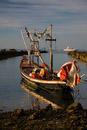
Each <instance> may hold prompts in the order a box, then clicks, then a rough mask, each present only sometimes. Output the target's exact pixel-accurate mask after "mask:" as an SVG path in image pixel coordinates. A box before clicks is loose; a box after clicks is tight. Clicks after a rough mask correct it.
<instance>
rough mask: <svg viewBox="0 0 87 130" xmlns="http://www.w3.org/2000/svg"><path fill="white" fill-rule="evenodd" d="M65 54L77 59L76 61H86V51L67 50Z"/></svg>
mask: <svg viewBox="0 0 87 130" xmlns="http://www.w3.org/2000/svg"><path fill="white" fill-rule="evenodd" d="M67 54H68V55H70V56H72V58H75V59H77V60H78V61H81V62H86V63H87V51H73V52H68V53H67Z"/></svg>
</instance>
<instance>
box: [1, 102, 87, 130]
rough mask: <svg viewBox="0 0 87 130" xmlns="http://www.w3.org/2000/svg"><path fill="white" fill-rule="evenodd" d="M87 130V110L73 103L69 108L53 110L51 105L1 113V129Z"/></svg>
mask: <svg viewBox="0 0 87 130" xmlns="http://www.w3.org/2000/svg"><path fill="white" fill-rule="evenodd" d="M14 129H15V130H61V129H63V130H67V129H70V130H85V129H87V110H83V108H82V106H81V104H79V103H76V102H75V103H73V104H72V105H70V106H69V107H68V108H67V109H63V108H60V109H56V110H53V108H52V106H51V105H48V106H47V107H46V108H44V109H40V108H37V107H36V108H33V109H28V110H23V109H17V110H14V111H11V112H5V113H0V130H14Z"/></svg>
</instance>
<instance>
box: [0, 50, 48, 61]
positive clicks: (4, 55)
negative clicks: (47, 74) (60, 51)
mask: <svg viewBox="0 0 87 130" xmlns="http://www.w3.org/2000/svg"><path fill="white" fill-rule="evenodd" d="M40 52H41V53H47V51H45V50H40ZM22 55H27V51H25V50H16V49H9V50H6V49H2V50H0V60H3V59H8V58H11V57H16V56H22Z"/></svg>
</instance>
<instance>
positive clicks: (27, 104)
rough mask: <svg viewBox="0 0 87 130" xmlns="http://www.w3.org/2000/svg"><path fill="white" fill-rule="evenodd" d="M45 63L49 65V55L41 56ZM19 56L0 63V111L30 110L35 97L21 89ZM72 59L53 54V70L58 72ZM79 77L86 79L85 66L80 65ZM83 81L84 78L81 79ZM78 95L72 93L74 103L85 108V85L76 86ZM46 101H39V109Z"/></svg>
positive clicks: (86, 87)
mask: <svg viewBox="0 0 87 130" xmlns="http://www.w3.org/2000/svg"><path fill="white" fill-rule="evenodd" d="M42 56H43V57H44V59H45V62H46V63H48V64H49V54H48V53H47V54H42ZM21 58H22V57H21V56H19V57H15V58H9V59H7V60H1V61H0V111H10V110H14V109H17V108H24V109H27V108H32V103H33V102H34V101H35V100H36V97H35V96H34V95H32V94H31V93H29V92H28V91H26V90H25V89H24V88H22V87H21V85H20V82H21V75H20V70H19V64H20V61H21ZM69 60H75V59H72V58H71V57H70V56H68V55H67V54H66V53H64V52H55V53H54V69H56V70H59V69H60V67H61V65H62V64H64V63H65V62H67V61H69ZM79 66H80V68H81V75H82V74H83V73H85V74H86V76H85V79H87V64H86V63H80V62H79ZM83 79H84V78H83ZM78 88H79V93H77V92H76V91H75V92H74V95H73V97H74V98H75V101H77V102H80V103H81V104H82V106H83V108H84V109H85V108H87V83H80V85H79V86H78ZM47 104H48V102H47V101H45V100H44V101H40V107H45V106H46V105H47Z"/></svg>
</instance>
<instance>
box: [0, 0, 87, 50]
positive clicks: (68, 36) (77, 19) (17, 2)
mask: <svg viewBox="0 0 87 130" xmlns="http://www.w3.org/2000/svg"><path fill="white" fill-rule="evenodd" d="M50 24H53V34H54V35H55V37H56V38H57V42H56V47H57V48H59V49H61V48H62V49H63V48H66V47H67V46H68V45H70V46H71V47H73V48H78V49H87V0H43V1H42V0H0V48H1V49H2V48H15V49H24V48H25V46H24V44H23V40H22V37H21V33H20V27H23V28H24V27H25V26H27V27H28V29H30V30H32V29H37V30H38V31H40V32H41V31H43V29H45V28H47V27H48V26H49V25H50ZM45 45H46V44H45V43H41V45H40V47H44V46H45Z"/></svg>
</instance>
